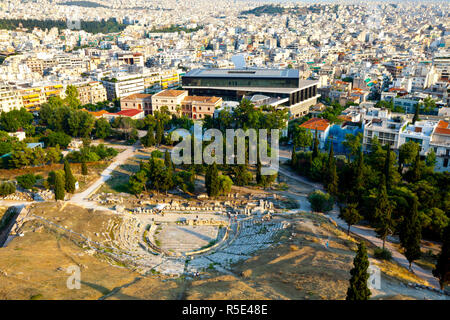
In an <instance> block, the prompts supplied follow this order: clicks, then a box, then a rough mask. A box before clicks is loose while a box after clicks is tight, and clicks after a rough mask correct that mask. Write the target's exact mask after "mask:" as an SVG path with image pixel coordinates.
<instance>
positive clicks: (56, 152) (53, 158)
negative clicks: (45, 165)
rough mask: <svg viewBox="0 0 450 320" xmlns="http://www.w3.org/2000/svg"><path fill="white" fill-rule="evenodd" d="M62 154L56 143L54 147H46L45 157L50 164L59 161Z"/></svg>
mask: <svg viewBox="0 0 450 320" xmlns="http://www.w3.org/2000/svg"><path fill="white" fill-rule="evenodd" d="M61 158H62V154H61V150H60V149H59V145H56V147H54V148H47V150H46V156H45V159H46V161H48V162H49V163H50V164H53V163H59V162H60V161H61Z"/></svg>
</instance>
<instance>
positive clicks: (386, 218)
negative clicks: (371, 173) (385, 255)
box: [375, 176, 394, 249]
mask: <svg viewBox="0 0 450 320" xmlns="http://www.w3.org/2000/svg"><path fill="white" fill-rule="evenodd" d="M383 178H384V176H383ZM382 182H383V183H382V184H381V190H380V193H379V194H378V199H377V203H376V207H375V221H376V223H375V232H376V233H377V235H378V236H379V237H380V239H382V240H383V249H384V244H385V242H386V237H387V236H388V235H390V234H392V233H393V232H394V223H393V219H392V210H393V207H392V205H391V203H390V201H389V198H388V196H387V191H386V185H385V182H384V179H383V181H382Z"/></svg>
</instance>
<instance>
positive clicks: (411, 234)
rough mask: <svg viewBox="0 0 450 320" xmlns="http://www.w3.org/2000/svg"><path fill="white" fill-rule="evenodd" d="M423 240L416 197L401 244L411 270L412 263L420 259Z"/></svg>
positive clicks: (403, 231)
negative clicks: (421, 241)
mask: <svg viewBox="0 0 450 320" xmlns="http://www.w3.org/2000/svg"><path fill="white" fill-rule="evenodd" d="M421 238H422V226H421V223H420V219H419V211H418V200H417V198H416V197H414V199H413V203H412V206H411V210H410V212H409V214H408V215H407V216H406V217H405V219H404V221H403V225H402V228H401V231H400V244H401V246H402V247H403V248H404V249H405V257H406V259H408V262H409V269H411V264H412V262H413V261H414V260H417V259H419V258H420V240H421Z"/></svg>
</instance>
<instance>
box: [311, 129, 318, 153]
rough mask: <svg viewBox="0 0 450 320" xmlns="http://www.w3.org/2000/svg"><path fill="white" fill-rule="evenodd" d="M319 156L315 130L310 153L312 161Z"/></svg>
mask: <svg viewBox="0 0 450 320" xmlns="http://www.w3.org/2000/svg"><path fill="white" fill-rule="evenodd" d="M318 155H319V139H318V138H317V129H316V132H315V135H314V142H313V152H312V159H313V160H314V159H315V158H317V156H318Z"/></svg>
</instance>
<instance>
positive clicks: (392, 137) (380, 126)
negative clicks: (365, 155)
mask: <svg viewBox="0 0 450 320" xmlns="http://www.w3.org/2000/svg"><path fill="white" fill-rule="evenodd" d="M407 124H408V122H406V121H404V120H402V119H396V120H392V119H378V118H374V119H372V120H368V121H367V122H366V123H365V124H364V135H363V149H364V150H370V146H371V144H372V140H373V139H374V138H375V137H377V138H378V141H380V143H381V144H382V145H384V144H388V145H389V146H391V148H394V149H398V147H399V146H400V144H399V135H400V129H401V128H403V127H406V126H407Z"/></svg>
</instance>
